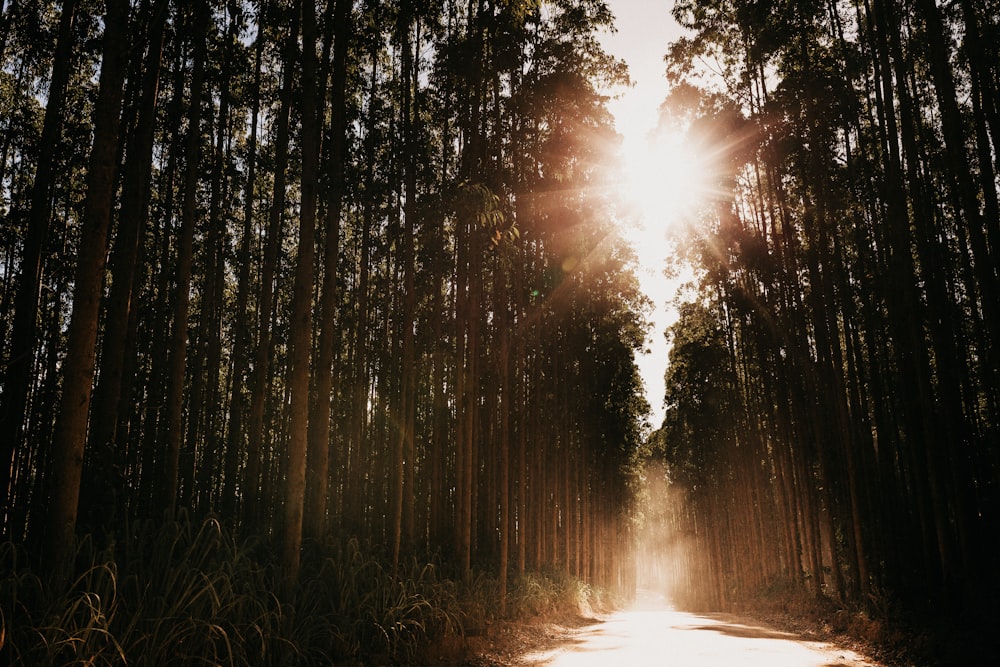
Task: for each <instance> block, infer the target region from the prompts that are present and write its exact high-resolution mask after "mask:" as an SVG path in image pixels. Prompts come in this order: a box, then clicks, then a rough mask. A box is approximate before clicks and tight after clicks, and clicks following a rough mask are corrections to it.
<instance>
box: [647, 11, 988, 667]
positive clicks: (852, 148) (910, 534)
mask: <svg viewBox="0 0 1000 667" xmlns="http://www.w3.org/2000/svg"><path fill="white" fill-rule="evenodd" d="M673 13H674V16H675V18H676V19H677V20H678V21H679V22H680V23H681V24H682V25H683V26H684V27H686V28H687V29H688V33H687V35H686V36H685V37H683V38H682V39H680V40H678V41H676V42H674V43H673V44H671V45H670V47H669V52H668V55H667V58H666V62H667V76H668V78H669V79H670V81H671V84H672V89H671V91H672V92H671V94H670V96H669V98H668V100H667V101H666V103H665V105H664V120H663V122H664V123H666V124H673V125H675V126H682V127H684V128H686V131H687V140H688V141H689V142H692V143H693V144H694V145H695V146H697V148H698V150H699V151H700V154H701V155H702V156H703V159H704V160H705V161H706V164H707V166H708V167H709V168H710V171H711V173H712V177H713V178H712V183H711V187H710V188H709V189H708V191H707V193H706V199H707V201H708V203H707V204H706V205H705V206H703V207H702V208H701V209H700V213H699V215H698V216H697V217H696V218H694V219H691V220H689V221H688V225H687V226H686V229H685V230H684V233H683V234H682V235H680V236H681V238H682V241H681V244H682V247H683V249H684V252H685V254H686V256H687V257H688V258H689V259H690V261H691V262H692V263H693V265H694V266H696V267H698V271H697V278H696V280H695V281H694V283H693V284H692V285H691V289H690V291H689V292H690V294H691V295H692V298H687V299H685V300H684V303H683V305H682V306H681V307H680V314H679V319H678V321H677V323H676V324H675V325H674V326H673V327H672V328H671V330H670V334H669V336H670V338H671V340H672V345H673V347H672V351H671V361H670V366H669V369H668V370H667V391H666V394H667V395H666V399H667V413H666V418H665V421H664V424H663V427H662V429H661V430H660V431H658V432H657V433H656V434H655V436H654V438H653V441H654V442H653V443H652V450H653V451H654V458H656V459H660V460H665V461H666V463H667V467H666V468H665V470H666V472H661V473H659V477H658V479H659V483H660V484H661V485H666V487H668V488H669V497H670V498H671V499H672V502H671V503H670V505H669V507H666V508H664V510H663V512H662V514H661V516H662V519H663V521H664V522H666V523H667V524H669V527H670V530H669V531H668V532H667V533H666V534H665V535H664V536H663V537H662V542H661V545H662V549H665V550H669V551H670V553H671V557H665V558H663V560H664V562H665V563H667V564H670V565H672V567H670V568H669V574H668V575H667V578H668V579H669V580H670V582H671V584H672V587H673V590H674V592H675V595H676V596H677V597H678V598H679V599H682V600H684V601H685V603H686V604H689V605H692V606H697V607H700V608H719V607H720V606H725V605H729V604H735V603H738V602H739V601H741V600H747V599H751V598H753V597H754V596H757V595H759V594H760V592H761V591H765V590H770V591H772V592H787V591H789V590H791V591H801V592H805V593H807V594H810V595H815V596H817V597H821V598H824V599H827V600H832V601H833V602H834V603H835V604H836V605H838V606H840V608H841V609H848V610H850V609H855V610H859V609H860V610H862V611H863V612H867V613H870V614H877V615H880V616H883V617H884V616H885V615H887V614H898V613H900V612H905V614H906V615H913V614H918V615H919V614H923V615H930V616H932V617H936V618H944V619H951V620H952V622H954V623H955V625H956V626H961V625H967V624H969V623H970V622H975V621H976V619H977V618H980V619H982V618H983V617H984V615H985V618H986V619H993V620H992V621H990V620H987V621H986V622H984V623H982V625H981V627H994V626H992V625H990V624H991V623H995V620H996V618H997V609H998V603H997V599H998V595H1000V577H998V575H997V568H996V564H997V552H996V539H997V535H1000V514H998V511H1000V507H998V492H1000V488H998V485H1000V431H998V425H1000V393H998V391H1000V347H998V345H997V341H998V340H1000V300H998V294H1000V285H998V267H1000V213H998V210H1000V209H998V173H1000V160H998V148H1000V143H998V142H1000V106H998V104H1000V94H998V93H1000V89H998V86H1000V67H998V64H1000V53H998V51H997V42H996V36H997V35H998V34H1000V23H998V18H1000V5H998V4H997V3H996V2H993V1H991V0H982V1H979V2H972V1H970V0H960V1H955V2H946V3H941V2H935V1H934V0H912V1H909V0H815V1H805V2H794V3H780V2H720V1H714V0H697V1H695V0H684V1H680V2H677V3H675V4H674V9H673ZM979 641H980V642H982V640H981V639H979ZM993 659H995V656H994V657H993V658H991V659H990V661H992V660H993ZM951 664H960V663H958V662H954V663H951ZM961 664H966V663H961ZM977 664H978V663H977Z"/></svg>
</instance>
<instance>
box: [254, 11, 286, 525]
mask: <svg viewBox="0 0 1000 667" xmlns="http://www.w3.org/2000/svg"><path fill="white" fill-rule="evenodd" d="M298 35H299V21H298V19H297V18H294V17H293V18H292V20H291V28H290V30H289V34H288V38H287V40H286V42H285V49H284V63H283V64H282V68H283V73H282V83H281V93H280V99H281V102H280V108H279V110H278V114H277V119H276V120H275V131H274V151H275V152H274V186H273V187H274V191H273V194H272V199H271V209H270V212H269V215H268V224H267V238H266V240H265V241H264V258H263V265H262V266H261V271H260V298H259V299H258V302H257V347H256V350H255V352H254V363H253V379H252V382H251V387H252V388H251V390H250V414H249V416H248V418H247V439H248V441H247V467H246V474H245V480H244V484H243V486H244V489H246V491H245V494H244V495H245V497H246V502H245V504H244V508H243V522H244V523H245V524H246V523H252V522H253V521H259V520H261V519H262V518H263V514H264V508H265V502H264V501H265V498H264V494H265V492H266V486H265V484H264V479H265V477H266V472H267V471H266V469H265V468H264V462H265V451H264V446H265V442H266V437H265V433H264V422H265V419H264V416H265V414H264V413H265V407H266V403H267V397H268V394H269V390H268V388H269V386H270V385H269V379H270V377H271V359H272V356H273V355H272V351H271V345H272V335H271V334H272V330H273V326H272V318H273V317H274V281H275V275H276V273H277V265H278V253H279V252H280V250H281V247H282V229H283V217H284V215H285V196H286V193H285V188H286V172H287V170H288V144H289V115H290V111H291V105H292V90H293V86H292V82H293V81H294V79H295V74H294V69H295V67H294V63H295V52H296V46H297V42H298Z"/></svg>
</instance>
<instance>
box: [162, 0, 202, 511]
mask: <svg viewBox="0 0 1000 667" xmlns="http://www.w3.org/2000/svg"><path fill="white" fill-rule="evenodd" d="M193 12H194V13H193V15H192V16H191V18H190V20H191V21H193V23H194V25H193V35H192V39H193V49H194V54H193V58H194V66H193V67H194V71H193V73H192V75H191V97H190V103H189V111H188V129H187V138H186V142H185V147H184V153H185V174H184V184H183V203H182V204H181V227H180V231H179V237H178V240H177V260H176V261H177V272H176V282H175V284H174V297H173V304H172V306H173V310H174V320H173V324H172V326H171V330H170V351H169V357H170V362H169V370H168V372H167V398H166V461H165V463H166V465H165V469H164V477H163V480H162V486H161V489H160V500H159V506H160V508H161V510H162V511H165V512H166V513H167V514H168V515H169V516H173V515H174V513H175V511H176V508H177V502H178V490H179V488H180V481H181V480H180V464H181V461H180V459H181V448H182V446H183V445H184V443H183V438H184V431H183V426H184V424H183V422H184V376H185V370H186V368H187V348H188V345H187V343H188V319H189V314H190V299H191V271H192V265H193V254H194V227H195V223H196V218H197V217H198V178H199V175H200V173H201V153H202V150H201V143H202V142H201V139H202V137H201V116H202V97H203V95H204V88H205V67H206V63H205V60H206V57H207V55H206V52H207V47H206V36H207V33H208V23H209V20H210V16H211V12H210V10H209V7H208V4H207V0H201V1H200V2H198V4H197V5H196V6H195V7H194V9H193ZM191 444H193V443H188V445H189V446H190V445H191ZM185 481H186V482H187V483H188V485H190V483H191V481H192V480H185ZM186 490H187V491H189V489H186Z"/></svg>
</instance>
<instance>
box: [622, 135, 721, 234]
mask: <svg viewBox="0 0 1000 667" xmlns="http://www.w3.org/2000/svg"><path fill="white" fill-rule="evenodd" d="M621 159H622V180H621V184H622V190H623V191H622V195H623V197H624V199H625V203H626V206H627V207H628V210H629V211H630V212H631V213H632V214H633V215H634V216H635V217H636V218H638V220H637V221H636V222H637V224H638V225H639V226H640V227H646V228H650V229H651V230H664V229H666V228H667V227H669V226H671V225H674V224H676V223H677V222H679V221H681V220H683V219H684V218H685V216H687V215H690V214H691V213H692V212H693V211H694V210H695V209H696V208H697V207H698V205H699V204H700V203H701V202H703V201H704V198H705V194H706V188H707V178H706V167H705V162H704V159H703V156H701V155H699V154H698V153H697V152H696V151H695V150H694V149H693V147H692V146H691V145H690V143H689V142H688V141H687V140H686V138H685V136H684V134H683V133H682V132H668V131H653V132H651V133H649V134H647V135H645V136H635V135H632V136H629V135H628V134H626V135H625V137H624V138H623V142H622V153H621Z"/></svg>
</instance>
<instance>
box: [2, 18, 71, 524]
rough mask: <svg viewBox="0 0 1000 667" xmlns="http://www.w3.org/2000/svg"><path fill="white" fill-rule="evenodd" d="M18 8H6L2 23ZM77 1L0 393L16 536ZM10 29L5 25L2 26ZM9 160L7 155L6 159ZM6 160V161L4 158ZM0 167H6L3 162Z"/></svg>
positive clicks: (60, 53) (55, 77) (52, 95)
mask: <svg viewBox="0 0 1000 667" xmlns="http://www.w3.org/2000/svg"><path fill="white" fill-rule="evenodd" d="M15 10H16V7H14V6H11V7H8V8H7V11H6V12H5V14H4V17H3V18H4V22H5V24H6V22H7V21H8V20H9V18H10V15H11V14H12V12H14V11H15ZM75 24H76V0H66V1H65V2H63V3H62V12H61V14H60V17H59V33H58V37H57V41H56V50H55V53H54V54H53V60H52V79H51V81H50V82H49V93H48V103H47V104H46V105H45V118H44V120H43V121H42V134H41V137H39V141H38V146H39V155H38V166H37V168H36V169H35V178H34V181H33V183H32V186H31V200H30V210H29V212H28V228H27V230H26V232H25V236H24V248H23V250H22V253H21V262H20V265H21V274H20V276H19V277H18V280H17V290H16V292H15V295H14V321H13V323H12V325H11V333H10V341H9V343H8V345H9V352H8V354H7V359H8V360H9V361H8V363H7V367H6V369H5V370H4V376H3V394H2V395H0V536H4V537H13V535H12V534H11V532H10V530H11V525H10V509H11V507H10V502H11V500H12V497H11V496H12V495H13V489H12V488H11V479H12V475H11V473H12V468H13V467H14V464H15V456H16V454H17V452H18V450H20V449H21V448H22V447H23V445H24V442H23V438H24V419H25V415H26V414H27V406H28V394H29V389H30V387H31V373H32V367H33V365H34V360H35V344H36V338H37V336H36V330H37V322H38V298H39V294H40V292H41V282H42V264H43V257H42V255H43V253H44V252H45V243H46V239H47V238H48V234H49V221H50V219H51V217H52V185H53V182H54V179H55V169H56V155H57V151H58V149H59V144H60V142H61V137H62V127H63V113H64V107H65V105H66V86H67V84H68V81H69V75H70V71H71V70H72V68H73V43H74V34H73V33H74V26H75ZM4 34H6V30H5V31H4ZM5 162H6V160H4V163H5ZM0 164H2V163H0ZM0 168H2V167H0Z"/></svg>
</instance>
